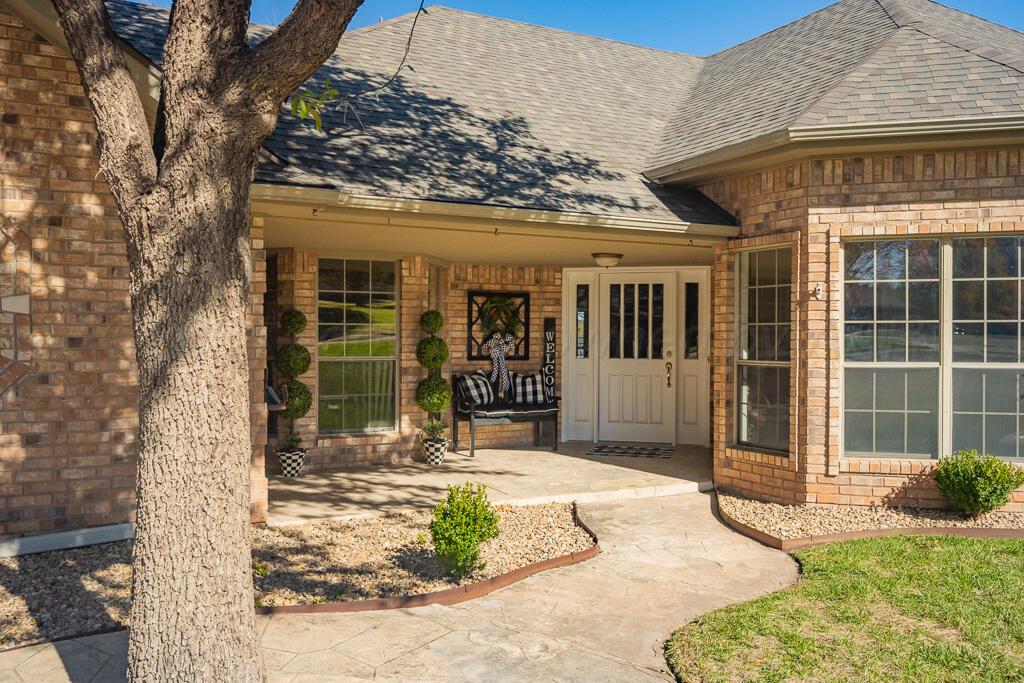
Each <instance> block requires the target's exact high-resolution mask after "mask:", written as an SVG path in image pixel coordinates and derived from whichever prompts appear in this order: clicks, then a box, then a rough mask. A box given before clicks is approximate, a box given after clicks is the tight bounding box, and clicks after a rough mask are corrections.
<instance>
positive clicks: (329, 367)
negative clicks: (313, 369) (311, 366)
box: [318, 361, 348, 396]
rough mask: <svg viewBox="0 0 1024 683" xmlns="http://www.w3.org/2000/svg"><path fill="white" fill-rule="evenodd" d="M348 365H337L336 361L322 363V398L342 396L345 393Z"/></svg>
mask: <svg viewBox="0 0 1024 683" xmlns="http://www.w3.org/2000/svg"><path fill="white" fill-rule="evenodd" d="M346 365H348V363H336V362H334V361H320V362H319V363H318V366H319V373H318V377H319V378H320V379H319V387H318V391H319V393H320V395H321V396H340V395H342V394H344V393H345V371H344V368H345V366H346Z"/></svg>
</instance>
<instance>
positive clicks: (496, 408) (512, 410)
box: [474, 403, 558, 418]
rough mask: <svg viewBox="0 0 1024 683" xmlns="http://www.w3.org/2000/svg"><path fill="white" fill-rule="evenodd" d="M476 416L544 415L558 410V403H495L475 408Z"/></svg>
mask: <svg viewBox="0 0 1024 683" xmlns="http://www.w3.org/2000/svg"><path fill="white" fill-rule="evenodd" d="M474 412H475V414H476V416H477V417H523V418H525V417H544V416H545V415H553V414H555V413H557V412H558V404H556V403H542V404H539V405H521V404H520V405H514V404H510V403H495V404H493V405H491V406H487V407H485V408H477V409H476V410H475V411H474Z"/></svg>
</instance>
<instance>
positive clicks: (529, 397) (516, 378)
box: [510, 372, 548, 406]
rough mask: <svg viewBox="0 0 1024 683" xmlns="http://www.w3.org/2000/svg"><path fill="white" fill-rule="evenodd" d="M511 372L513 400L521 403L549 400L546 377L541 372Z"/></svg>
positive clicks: (531, 403)
mask: <svg viewBox="0 0 1024 683" xmlns="http://www.w3.org/2000/svg"><path fill="white" fill-rule="evenodd" d="M510 374H511V380H512V400H513V402H515V403H517V404H520V405H528V406H532V405H538V404H541V403H545V402H547V399H548V397H547V394H546V392H545V391H544V378H543V377H541V374H540V373H539V372H535V373H533V374H530V375H520V374H519V373H518V372H513V373H510Z"/></svg>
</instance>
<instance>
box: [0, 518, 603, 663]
mask: <svg viewBox="0 0 1024 683" xmlns="http://www.w3.org/2000/svg"><path fill="white" fill-rule="evenodd" d="M495 509H496V510H497V512H498V514H499V515H500V518H501V521H500V523H499V526H500V528H501V534H500V535H499V536H498V537H497V538H495V539H493V540H491V541H488V542H487V543H485V544H484V545H483V546H482V548H481V559H482V560H483V561H484V562H485V563H486V566H485V567H484V568H483V569H482V570H480V571H478V572H476V573H475V574H473V575H471V576H468V577H466V578H465V579H464V580H463V581H462V582H456V581H454V580H451V579H449V578H447V577H445V575H444V572H443V571H442V570H441V568H440V567H439V566H438V564H437V562H436V560H435V559H434V555H433V548H432V545H431V543H430V530H429V525H430V513H429V512H421V513H414V514H394V515H387V516H384V517H374V518H370V519H362V520H355V521H349V522H318V523H314V524H307V525H302V526H294V527H281V528H262V529H261V528H257V529H254V534H253V579H254V582H255V586H256V593H255V603H256V604H257V605H294V604H316V603H320V602H328V601H338V600H367V599H372V598H384V597H395V596H402V595H416V594H419V593H429V592H432V591H437V590H444V589H446V588H451V587H453V586H456V585H461V584H465V583H473V582H476V581H480V580H482V579H487V578H491V577H494V576H497V575H499V574H504V573H505V572H509V571H512V570H514V569H518V568H519V567H524V566H526V565H529V564H533V563H534V562H540V561H542V560H547V559H551V558H555V557H561V556H562V555H568V554H569V553H573V552H580V551H582V550H586V549H587V548H589V547H591V546H592V545H593V541H592V539H591V538H590V536H588V535H587V534H586V532H584V531H583V530H582V529H581V528H579V527H578V526H576V524H575V523H574V522H573V518H572V506H571V505H566V504H552V505H532V506H527V507H516V506H508V505H499V506H496V508H495ZM131 573H132V572H131V542H130V541H123V542H120V543H108V544H106V545H97V546H90V547H87V548H76V549H74V550H61V551H56V552H50V553H40V554H38V555H25V556H22V557H11V558H0V650H3V649H6V648H9V647H12V646H14V645H18V644H20V643H25V642H29V641H33V640H38V639H41V638H45V639H52V638H60V637H65V636H72V635H78V634H84V633H90V632H93V631H98V630H104V629H114V628H119V627H123V626H125V625H127V621H128V607H129V596H130V591H131Z"/></svg>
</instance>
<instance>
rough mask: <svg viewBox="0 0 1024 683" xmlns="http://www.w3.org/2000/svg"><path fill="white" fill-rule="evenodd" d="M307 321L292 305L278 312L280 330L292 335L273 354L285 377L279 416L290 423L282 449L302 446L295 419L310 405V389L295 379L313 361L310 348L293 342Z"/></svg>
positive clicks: (278, 368) (304, 412)
mask: <svg viewBox="0 0 1024 683" xmlns="http://www.w3.org/2000/svg"><path fill="white" fill-rule="evenodd" d="M306 322H307V321H306V316H305V315H303V313H302V311H300V310H297V309H295V308H290V309H288V310H287V311H285V312H284V313H282V314H281V331H282V332H284V333H285V334H286V335H288V336H289V337H291V341H290V342H289V343H287V344H285V345H283V346H281V347H280V348H279V349H278V350H277V355H276V356H275V357H274V364H275V365H276V366H277V370H278V372H279V373H280V374H281V375H282V376H283V377H284V379H285V381H284V382H283V383H282V384H281V387H280V389H281V394H282V396H285V397H286V398H285V404H284V409H283V410H282V411H281V416H282V417H284V418H285V419H287V420H288V422H289V425H288V433H287V434H286V435H285V438H284V441H283V445H284V451H288V450H292V449H298V448H301V446H302V439H301V437H299V435H298V433H296V431H295V421H296V420H298V419H299V418H302V417H305V416H306V415H307V414H308V413H309V411H310V409H311V408H312V407H313V392H312V391H310V389H309V387H307V386H306V385H305V384H303V383H302V382H300V381H299V380H297V379H296V377H298V376H299V375H304V374H305V373H306V372H307V371H308V370H309V366H310V364H311V363H312V361H313V359H312V357H311V356H310V353H309V349H307V348H306V347H304V346H302V345H301V344H299V343H298V342H297V341H296V337H298V335H299V334H301V333H302V331H303V330H305V329H306Z"/></svg>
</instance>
